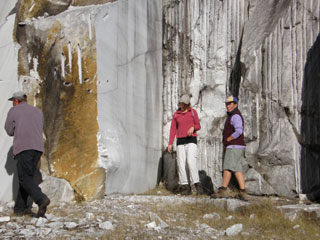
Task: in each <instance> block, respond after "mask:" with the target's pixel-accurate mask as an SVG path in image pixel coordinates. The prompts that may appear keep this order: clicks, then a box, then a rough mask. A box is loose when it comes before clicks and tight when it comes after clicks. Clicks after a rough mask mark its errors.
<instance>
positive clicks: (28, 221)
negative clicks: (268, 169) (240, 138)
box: [0, 191, 320, 239]
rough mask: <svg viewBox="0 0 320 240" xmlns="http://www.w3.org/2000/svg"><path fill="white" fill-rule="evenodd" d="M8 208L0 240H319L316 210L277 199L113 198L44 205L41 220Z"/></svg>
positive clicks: (0, 221)
mask: <svg viewBox="0 0 320 240" xmlns="http://www.w3.org/2000/svg"><path fill="white" fill-rule="evenodd" d="M12 207H13V202H11V203H8V204H6V205H3V206H0V210H1V211H0V239H319V238H320V220H319V219H320V205H319V204H311V205H305V204H299V201H298V200H297V199H287V198H279V197H256V196H250V199H249V202H244V201H241V200H238V199H210V198H209V197H208V196H195V195H191V196H180V195H173V194H171V195H164V194H162V193H161V191H158V192H157V193H155V194H153V195H120V194H113V195H107V196H105V197H104V198H103V199H101V200H95V201H91V202H80V203H79V202H70V203H63V204H61V205H59V206H49V208H48V211H47V214H46V216H47V219H44V218H39V219H38V218H33V217H31V216H22V217H18V216H14V215H13V213H12ZM33 211H34V212H36V211H37V207H34V208H33Z"/></svg>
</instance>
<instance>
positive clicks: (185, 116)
mask: <svg viewBox="0 0 320 240" xmlns="http://www.w3.org/2000/svg"><path fill="white" fill-rule="evenodd" d="M191 111H193V116H192V112H191ZM191 127H194V132H193V134H192V136H193V137H196V136H197V132H196V131H199V130H200V128H201V126H200V121H199V117H198V113H197V111H196V110H194V109H193V108H190V109H189V110H188V111H187V112H185V113H183V112H181V111H180V110H178V111H176V112H175V113H174V114H173V117H172V121H171V128H170V138H169V145H172V144H173V141H174V138H175V136H176V137H177V138H185V137H187V133H188V130H189V129H190V128H191Z"/></svg>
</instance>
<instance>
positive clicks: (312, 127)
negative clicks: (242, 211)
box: [163, 0, 319, 196]
mask: <svg viewBox="0 0 320 240" xmlns="http://www.w3.org/2000/svg"><path fill="white" fill-rule="evenodd" d="M163 12H164V26H163V28H164V33H163V41H164V45H163V48H164V49H163V61H164V64H163V66H164V69H163V72H164V92H165V93H167V94H165V95H164V135H163V136H164V147H166V146H167V141H168V135H169V133H168V132H169V128H170V120H171V116H172V113H173V112H174V111H175V110H176V108H177V103H178V101H177V99H178V96H179V95H180V94H181V93H183V92H189V93H190V94H192V96H193V97H192V100H191V102H192V105H193V106H194V107H195V108H196V109H197V110H198V111H199V115H200V118H201V125H202V129H201V130H200V132H199V133H200V136H199V140H200V143H199V144H198V145H199V168H200V169H203V170H205V171H206V173H207V175H209V176H210V177H211V179H212V182H213V184H214V186H215V187H219V186H220V184H221V165H222V145H221V134H222V128H223V122H224V119H225V107H224V98H225V96H226V95H228V94H234V95H236V96H238V97H239V99H240V102H239V109H240V110H241V111H242V113H243V116H244V118H245V137H246V142H247V150H246V160H247V164H246V166H247V167H246V171H245V177H246V182H247V188H248V190H249V192H251V193H254V194H278V195H286V196H291V195H293V194H295V193H296V192H300V191H302V190H303V191H305V192H307V191H310V187H311V186H312V185H314V184H315V183H316V182H319V152H318V150H316V149H317V146H318V144H319V136H318V135H316V133H317V132H318V131H319V130H318V129H319V124H316V122H317V120H318V119H319V115H318V109H319V107H318V104H319V98H318V96H317V95H316V94H315V91H317V90H315V89H316V86H318V85H317V84H318V83H317V80H318V79H319V76H318V75H317V73H318V69H317V68H316V67H315V66H316V64H318V63H319V62H318V61H317V59H318V57H317V56H318V55H317V51H318V48H317V46H318V45H317V44H318V43H317V42H316V39H317V36H318V34H319V1H318V0H307V1H301V0H300V1H299V0H293V1H290V0H284V1H273V0H272V1H264V0H255V1H249V0H239V1H232V0H225V1H218V0H212V1H211V0H207V1H206V0H204V1H192V0H190V1H170V0H167V1H164V6H163ZM307 89H309V90H310V93H313V94H311V95H309V90H307ZM311 109H312V110H311ZM301 171H302V172H301ZM301 187H302V189H301Z"/></svg>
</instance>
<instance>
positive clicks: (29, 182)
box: [5, 92, 50, 217]
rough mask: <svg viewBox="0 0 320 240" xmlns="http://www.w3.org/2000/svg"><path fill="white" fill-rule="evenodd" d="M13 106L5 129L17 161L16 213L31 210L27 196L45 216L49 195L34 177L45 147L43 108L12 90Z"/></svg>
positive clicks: (39, 212) (40, 214)
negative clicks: (10, 137)
mask: <svg viewBox="0 0 320 240" xmlns="http://www.w3.org/2000/svg"><path fill="white" fill-rule="evenodd" d="M8 100H9V101H12V104H13V107H12V108H11V109H10V110H9V112H8V115H7V119H6V122H5V130H6V132H7V133H8V135H9V136H13V155H14V158H15V159H16V160H18V161H17V169H18V177H19V191H18V195H17V199H16V202H15V206H14V213H15V214H16V215H24V214H31V211H30V209H28V207H27V200H28V196H30V197H31V198H32V200H33V201H34V202H35V203H36V204H38V206H39V210H38V213H37V217H45V213H46V210H47V206H48V205H49V204H50V200H49V198H48V197H47V196H46V195H45V194H44V193H42V192H41V189H40V187H39V186H38V184H37V183H36V181H35V179H34V175H35V173H36V171H37V167H38V163H39V161H40V158H41V155H42V153H43V151H44V141H43V137H42V128H43V115H42V112H41V111H40V110H39V109H38V108H36V107H33V106H31V105H29V104H28V103H27V95H26V94H25V93H23V92H15V93H14V94H13V96H12V97H11V98H9V99H8Z"/></svg>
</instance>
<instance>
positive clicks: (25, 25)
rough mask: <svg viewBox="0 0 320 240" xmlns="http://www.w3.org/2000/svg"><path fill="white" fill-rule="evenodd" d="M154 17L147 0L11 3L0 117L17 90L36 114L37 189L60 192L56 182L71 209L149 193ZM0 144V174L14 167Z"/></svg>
mask: <svg viewBox="0 0 320 240" xmlns="http://www.w3.org/2000/svg"><path fill="white" fill-rule="evenodd" d="M13 7H14V6H12V8H13ZM12 8H11V9H10V8H9V9H10V10H12ZM7 15H9V12H8V11H7V12H6V13H5V14H4V16H7ZM161 16H162V15H161V3H160V2H158V1H154V0H148V1H144V0H140V1H128V0H119V1H110V0H100V1H96V0H93V1H69V0H63V1H59V2H57V1H38V0H30V1H29V0H20V1H18V2H17V4H16V7H15V8H14V10H13V12H12V13H11V14H10V16H9V17H8V18H7V20H5V17H4V20H3V21H4V22H5V24H4V25H2V26H1V28H0V31H1V32H0V33H1V36H5V37H6V38H2V37H1V40H0V41H1V42H0V43H1V45H0V46H1V47H2V46H5V48H1V49H0V51H1V52H2V53H3V54H1V61H2V62H4V63H6V64H7V65H5V66H4V67H6V68H7V69H3V68H1V69H0V70H1V71H0V73H1V84H2V86H3V87H2V86H1V87H2V88H1V90H2V91H3V93H4V94H3V95H4V96H1V97H2V98H3V101H1V102H2V104H1V106H2V110H3V112H4V113H6V112H7V111H8V109H9V108H10V107H11V105H10V102H8V101H7V99H8V98H9V96H10V95H11V94H12V93H13V92H14V91H17V90H23V91H25V92H26V93H27V95H28V102H29V104H32V105H35V106H37V107H39V108H41V109H42V111H43V113H44V121H45V122H44V136H45V140H46V141H45V154H44V155H43V158H42V162H41V163H42V170H43V171H44V174H46V175H49V176H50V177H46V178H45V181H46V179H47V181H50V182H51V183H52V184H51V185H50V184H48V183H44V184H42V187H43V188H48V191H50V188H51V189H52V188H61V184H65V182H63V181H60V182H59V181H56V180H55V181H53V180H52V177H54V178H60V179H65V180H67V182H68V183H69V184H70V185H71V187H72V188H73V190H74V192H75V196H76V198H77V199H79V200H91V199H95V198H99V197H101V196H103V195H104V194H105V193H109V192H121V193H137V192H143V191H146V190H148V189H150V188H153V187H154V186H155V184H156V179H157V178H156V175H157V171H158V164H159V159H160V157H161V130H162V128H161V122H162V101H161V97H162V70H161V69H162V67H161V66H162V62H161V59H162V54H161V46H162V43H161V32H162V29H161V25H162V22H161ZM6 59H8V60H7V61H6ZM14 66H15V67H14ZM2 79H3V81H2ZM6 85H8V86H7V87H6V88H5V86H6ZM5 117H6V114H4V115H3V117H1V122H2V125H4V121H5ZM1 142H2V143H3V144H2V147H3V148H4V150H5V151H4V152H3V156H2V157H1V164H3V165H5V164H8V163H9V164H12V165H14V163H15V161H14V160H13V159H12V158H13V157H12V154H11V155H10V158H11V159H10V160H11V161H9V160H8V159H9V154H10V147H11V145H12V139H11V138H9V137H7V136H6V135H5V132H2V133H1ZM8 168H9V167H6V169H7V170H6V172H5V168H4V167H2V168H1V177H2V176H5V184H4V185H5V186H4V188H3V189H2V190H1V198H0V201H9V200H11V199H12V198H14V192H15V191H16V190H14V189H11V188H12V186H13V185H14V184H12V182H13V181H15V186H16V184H17V182H16V181H17V178H16V177H13V176H12V175H13V174H12V172H10V171H9V170H8ZM12 169H14V166H12ZM12 171H13V170H12ZM55 182H56V184H54V183H55ZM106 183H107V184H106ZM15 188H17V186H16V187H15ZM64 189H69V187H68V186H66V187H64ZM44 191H46V189H45V190H44ZM55 191H56V190H55ZM55 191H53V190H51V192H55ZM61 191H63V189H62V190H61ZM58 194H59V193H56V195H58ZM70 196H71V195H70V194H68V195H65V196H62V197H61V199H70ZM55 202H58V200H55Z"/></svg>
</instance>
